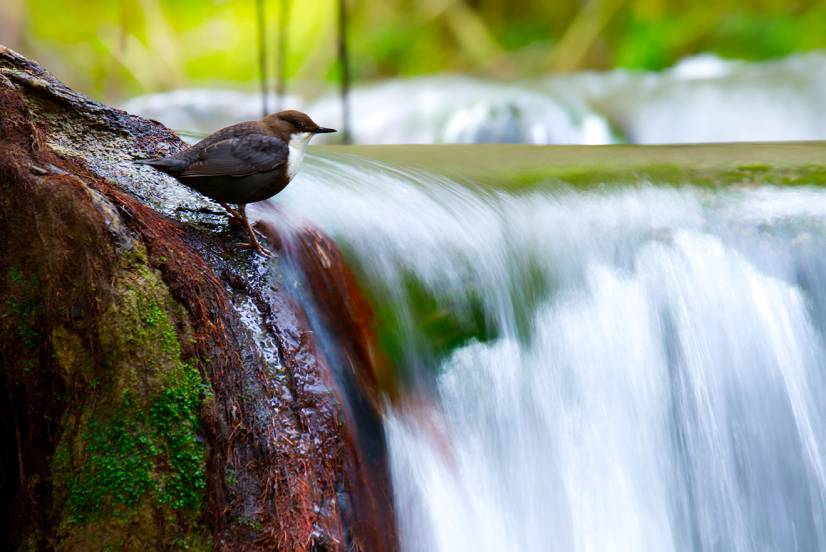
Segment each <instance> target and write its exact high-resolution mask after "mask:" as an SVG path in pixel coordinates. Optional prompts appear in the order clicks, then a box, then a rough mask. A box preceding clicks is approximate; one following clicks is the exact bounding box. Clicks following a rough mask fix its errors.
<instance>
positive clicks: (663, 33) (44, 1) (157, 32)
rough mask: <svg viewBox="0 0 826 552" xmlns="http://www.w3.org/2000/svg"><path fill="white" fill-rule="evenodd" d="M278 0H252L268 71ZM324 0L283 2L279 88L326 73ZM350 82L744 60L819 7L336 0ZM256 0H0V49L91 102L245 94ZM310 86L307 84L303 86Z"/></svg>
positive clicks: (812, 19) (821, 14)
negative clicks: (340, 4)
mask: <svg viewBox="0 0 826 552" xmlns="http://www.w3.org/2000/svg"><path fill="white" fill-rule="evenodd" d="M283 1H284V0H264V4H265V12H266V21H267V27H268V33H267V48H268V53H269V60H268V65H269V66H270V69H269V70H270V75H272V74H273V73H274V71H275V69H274V64H275V61H274V59H275V50H276V47H277V43H278V35H279V32H280V30H279V29H281V25H280V22H279V19H281V18H280V13H281V6H282V4H281V3H282V2H283ZM336 5H337V4H336V0H303V1H302V0H292V1H290V2H288V17H287V18H286V20H287V22H288V25H287V37H288V54H287V57H286V67H285V72H286V75H287V77H288V80H289V83H290V84H289V86H290V87H294V88H295V87H299V88H301V89H302V90H303V91H305V92H306V91H307V89H308V87H309V88H312V87H314V86H315V87H317V86H319V85H320V84H324V83H325V82H328V83H329V82H334V81H336V80H337V79H338V75H339V71H338V69H337V58H336V32H337V24H336V21H337V19H336V18H337V13H338V12H337V9H336ZM347 5H348V6H349V12H350V17H349V25H348V35H349V43H350V56H351V64H352V77H353V81H354V82H356V83H359V82H364V81H370V80H376V79H379V78H382V77H393V76H409V75H417V74H424V73H435V72H458V73H465V74H475V75H485V76H492V77H497V78H518V77H530V76H535V75H541V74H547V73H550V72H570V71H576V70H583V69H608V68H614V67H625V68H633V69H648V70H656V69H661V68H664V67H668V66H670V65H672V64H673V63H674V62H675V61H677V60H679V59H680V58H682V57H685V56H687V55H690V54H694V53H700V52H711V53H716V54H718V55H721V56H724V57H731V58H741V59H749V60H758V59H767V58H774V57H780V56H784V55H787V54H790V53H792V52H795V51H807V50H812V49H816V48H823V47H826V0H817V1H808V2H805V1H788V0H786V1H784V0H743V1H734V0H723V1H709V0H705V1H700V0H590V1H586V0H583V1H575V0H569V1H548V0H349V1H348V3H347ZM256 29H257V27H256V1H255V0H90V1H83V0H0V43H4V44H6V45H9V46H11V47H13V48H15V49H17V50H20V51H21V52H23V53H24V54H26V55H28V56H30V57H33V58H35V59H37V60H38V61H40V62H41V63H43V64H45V65H46V66H47V67H48V68H49V69H50V70H51V71H52V72H54V73H55V74H56V75H57V76H59V77H60V78H62V79H63V80H65V81H67V82H68V83H69V84H70V85H71V86H73V87H75V88H78V89H80V90H82V91H84V92H86V93H89V94H91V95H93V96H95V97H98V98H101V99H104V100H107V101H118V100H122V99H124V98H126V97H129V96H132V95H135V94H140V93H146V92H155V91H161V90H168V89H171V88H176V87H182V86H222V87H224V86H231V87H236V88H237V87H248V88H253V87H254V86H255V80H256V78H257V76H258V60H257V59H258V58H257V54H256V40H257V39H256V36H257V35H256ZM310 83H312V84H310Z"/></svg>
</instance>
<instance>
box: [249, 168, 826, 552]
mask: <svg viewBox="0 0 826 552" xmlns="http://www.w3.org/2000/svg"><path fill="white" fill-rule="evenodd" d="M278 203H280V204H281V205H280V206H279V212H280V213H281V215H280V216H273V215H272V214H271V212H270V211H269V210H267V209H263V210H259V211H258V213H259V216H263V217H264V218H269V219H271V220H270V221H271V222H272V223H273V224H280V225H282V226H284V225H288V224H290V220H289V219H290V217H289V216H287V213H301V214H302V216H306V217H307V218H308V219H309V220H310V221H311V222H312V223H314V224H316V225H318V226H319V227H321V228H322V229H324V230H325V231H326V232H328V233H330V235H332V236H333V237H334V239H335V240H336V241H337V243H338V245H339V246H340V247H341V248H342V249H343V250H344V251H346V252H347V254H348V256H349V257H350V260H351V263H352V265H353V267H354V268H355V270H356V271H357V272H358V274H359V275H360V279H361V283H362V286H363V287H364V288H365V289H367V290H369V293H370V294H371V296H372V297H373V302H374V306H375V308H376V312H377V316H378V319H379V322H380V324H381V328H380V331H381V337H382V341H383V343H384V345H385V347H386V349H387V350H388V352H389V354H391V355H392V357H393V360H394V362H395V364H396V366H397V369H398V374H397V376H398V378H399V379H400V381H402V382H403V388H404V391H403V393H402V396H401V398H400V399H399V400H398V401H396V402H395V403H394V404H393V405H388V407H387V415H386V419H385V430H386V435H387V441H388V447H389V455H390V463H391V471H392V476H393V485H394V493H395V506H396V509H397V512H396V515H397V519H398V524H399V531H400V535H401V544H402V549H403V550H408V551H440V550H442V551H456V550H474V551H483V550H489V551H501V550H631V551H638V550H657V551H667V550H726V551H739V550H820V549H824V548H825V547H826V454H825V453H824V449H823V447H824V443H826V420H825V419H824V416H826V354H825V353H826V350H825V349H826V342H824V337H825V336H824V333H823V332H824V328H826V293H825V292H824V289H823V286H822V285H821V284H820V282H822V281H823V279H824V278H826V260H824V257H823V255H822V251H823V250H824V248H825V247H826V233H824V231H826V224H825V223H824V220H826V192H824V191H822V190H820V189H817V188H813V187H812V188H809V187H794V188H779V187H772V186H762V187H742V186H741V187H727V188H709V187H699V186H697V187H695V186H691V185H680V186H672V185H665V184H663V183H657V182H648V181H634V180H631V181H629V182H628V183H627V185H623V186H609V187H595V188H591V189H588V190H579V191H576V190H574V189H572V188H570V187H567V186H565V185H562V184H558V183H557V184H545V185H538V186H533V187H529V188H527V189H522V190H520V191H518V192H516V191H505V190H504V188H502V189H497V188H490V187H482V186H477V185H475V184H474V183H472V182H470V183H463V184H459V183H457V182H455V181H452V180H449V179H446V178H444V177H440V176H436V175H434V174H429V173H427V172H423V171H418V170H407V169H402V168H399V167H390V166H386V165H381V164H377V163H372V162H364V161H363V160H362V161H357V160H355V158H352V159H351V158H347V157H345V156H326V157H321V158H319V157H314V158H313V159H311V160H310V163H309V166H308V167H307V168H306V170H305V172H304V173H302V175H300V176H299V178H298V179H297V181H296V182H295V183H294V184H293V185H292V186H291V187H290V188H289V189H288V190H287V192H286V193H285V194H284V196H283V197H280V198H279V201H278Z"/></svg>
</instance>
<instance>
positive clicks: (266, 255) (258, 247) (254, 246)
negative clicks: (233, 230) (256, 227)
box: [238, 240, 272, 259]
mask: <svg viewBox="0 0 826 552" xmlns="http://www.w3.org/2000/svg"><path fill="white" fill-rule="evenodd" d="M238 247H240V248H241V249H254V250H255V251H257V252H258V254H259V255H261V256H262V257H264V258H266V259H269V258H270V257H272V253H270V252H269V251H267V250H266V249H264V247H263V246H262V245H261V242H259V241H258V240H255V241H254V242H252V243H248V242H245V243H241V244H239V245H238Z"/></svg>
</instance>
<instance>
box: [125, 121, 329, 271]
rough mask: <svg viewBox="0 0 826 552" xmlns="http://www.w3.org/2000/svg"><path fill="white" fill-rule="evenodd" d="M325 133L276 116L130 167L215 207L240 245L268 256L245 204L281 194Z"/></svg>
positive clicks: (226, 130)
mask: <svg viewBox="0 0 826 552" xmlns="http://www.w3.org/2000/svg"><path fill="white" fill-rule="evenodd" d="M325 132H335V130H334V129H332V128H323V127H320V126H318V125H317V124H315V122H313V120H312V119H310V117H308V116H307V114H306V113H302V112H300V111H294V110H288V111H279V112H278V113H273V114H272V115H267V116H266V117H264V118H263V119H261V120H258V121H248V122H244V123H238V124H235V125H231V126H228V127H225V128H222V129H221V130H218V131H216V132H214V133H213V134H210V135H209V136H207V137H206V138H204V139H203V140H201V141H200V142H198V143H197V144H195V145H193V146H190V147H188V148H185V149H183V150H181V151H179V152H178V153H176V154H175V155H171V156H169V157H161V158H159V159H145V160H140V161H135V162H136V163H139V164H142V165H150V166H152V167H155V168H156V169H158V170H160V171H163V172H165V173H166V174H168V175H170V176H173V177H175V178H176V179H177V180H179V181H180V182H181V183H183V184H186V185H187V186H189V187H190V188H192V189H193V190H196V191H198V192H200V193H202V194H204V195H205V196H207V197H208V198H211V199H214V200H215V201H217V202H218V203H220V204H221V206H222V207H223V208H224V209H226V210H227V212H228V213H229V214H230V215H231V216H232V217H235V218H238V219H239V220H240V221H241V222H242V223H243V224H244V228H245V230H246V231H247V234H248V235H249V238H250V243H249V244H245V245H247V246H248V247H251V248H253V249H255V250H256V251H258V252H259V253H261V254H262V255H264V256H269V253H268V252H267V251H266V250H265V249H264V248H263V247H261V244H260V243H259V242H258V238H256V237H255V231H253V229H252V227H251V226H250V223H249V220H247V213H246V206H247V203H254V202H256V201H263V200H265V199H268V198H271V197H272V196H274V195H275V194H277V193H278V192H280V191H281V190H283V189H284V188H285V187H286V186H287V184H289V183H290V180H292V179H293V177H294V176H295V173H296V172H297V171H298V167H299V166H300V165H301V161H302V160H303V159H304V148H305V147H306V146H307V142H309V141H310V138H312V137H313V136H314V135H316V134H322V133H325ZM229 203H233V204H236V205H237V206H238V208H237V209H233V208H231V207H230V206H229V205H228V204H229Z"/></svg>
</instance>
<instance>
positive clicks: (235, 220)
mask: <svg viewBox="0 0 826 552" xmlns="http://www.w3.org/2000/svg"><path fill="white" fill-rule="evenodd" d="M221 207H223V208H224V211H226V212H227V213H229V219H227V224H229V225H230V226H244V225H245V224H246V223H245V222H244V219H245V218H246V216H245V213H244V212H243V211H242V210H240V209H236V208H234V207H230V206H229V205H227V204H226V203H221Z"/></svg>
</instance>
